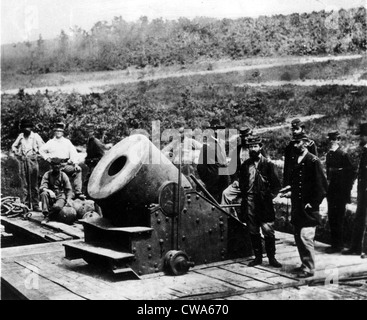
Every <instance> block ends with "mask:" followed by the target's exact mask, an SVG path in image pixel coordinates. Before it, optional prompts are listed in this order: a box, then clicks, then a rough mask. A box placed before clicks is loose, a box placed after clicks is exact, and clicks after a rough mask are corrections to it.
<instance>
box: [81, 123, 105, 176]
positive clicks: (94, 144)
mask: <svg viewBox="0 0 367 320" xmlns="http://www.w3.org/2000/svg"><path fill="white" fill-rule="evenodd" d="M86 129H87V133H88V141H87V156H86V158H85V164H86V165H87V166H88V168H89V173H88V176H87V181H88V180H89V178H90V176H91V174H92V172H93V170H94V168H95V167H96V165H97V163H98V162H99V160H101V159H102V157H103V156H104V154H105V152H106V150H108V149H110V146H107V145H105V144H103V143H102V141H100V140H99V139H97V138H96V137H95V135H94V124H92V123H87V124H86Z"/></svg>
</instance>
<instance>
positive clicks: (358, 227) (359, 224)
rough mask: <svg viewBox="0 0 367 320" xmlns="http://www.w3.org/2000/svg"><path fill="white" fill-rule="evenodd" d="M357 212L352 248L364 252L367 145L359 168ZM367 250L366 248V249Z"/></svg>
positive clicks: (366, 217)
mask: <svg viewBox="0 0 367 320" xmlns="http://www.w3.org/2000/svg"><path fill="white" fill-rule="evenodd" d="M357 190H358V200H357V212H356V217H355V222H354V230H353V235H352V248H353V249H355V250H356V251H358V252H360V251H362V249H363V248H362V241H363V237H364V234H365V232H366V224H367V145H366V146H364V147H363V151H362V154H361V158H360V162H359V168H358V189H357ZM364 249H366V248H364Z"/></svg>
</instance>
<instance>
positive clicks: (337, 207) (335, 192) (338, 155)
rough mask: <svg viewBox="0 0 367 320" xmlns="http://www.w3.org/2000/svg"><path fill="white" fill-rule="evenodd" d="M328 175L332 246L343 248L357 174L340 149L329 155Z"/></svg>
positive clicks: (327, 158)
mask: <svg viewBox="0 0 367 320" xmlns="http://www.w3.org/2000/svg"><path fill="white" fill-rule="evenodd" d="M326 173H327V178H328V181H329V188H328V192H327V200H328V216H329V226H330V232H331V245H332V246H333V247H335V248H341V247H342V246H343V220H344V214H345V206H346V204H347V203H350V200H351V199H350V193H351V190H352V187H353V181H354V176H355V174H354V168H353V165H352V162H351V161H350V158H349V155H348V154H347V153H346V152H344V151H343V150H342V149H341V148H340V147H339V148H338V149H336V150H335V151H333V150H330V151H329V152H328V153H327V155H326Z"/></svg>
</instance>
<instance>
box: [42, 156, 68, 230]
mask: <svg viewBox="0 0 367 320" xmlns="http://www.w3.org/2000/svg"><path fill="white" fill-rule="evenodd" d="M62 161H63V160H62V159H59V158H52V159H50V165H51V170H50V171H47V172H46V173H45V174H44V175H43V178H42V181H41V186H40V191H41V201H42V212H43V215H44V216H45V218H44V220H43V221H42V223H47V222H49V221H50V220H51V219H52V218H53V217H54V216H55V215H57V214H58V213H59V212H60V211H61V210H62V208H63V207H64V206H65V205H66V204H68V205H70V206H71V197H72V188H71V184H70V180H69V178H68V176H67V175H66V173H64V172H62V171H61V167H62ZM50 211H51V212H50Z"/></svg>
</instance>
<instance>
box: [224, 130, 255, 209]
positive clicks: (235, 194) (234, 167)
mask: <svg viewBox="0 0 367 320" xmlns="http://www.w3.org/2000/svg"><path fill="white" fill-rule="evenodd" d="M251 133H252V130H251V129H250V128H241V129H240V138H241V142H240V144H239V145H238V146H237V148H236V149H235V150H233V151H232V154H231V160H230V162H229V165H228V169H229V170H230V172H234V173H233V174H231V175H230V179H231V184H230V185H229V186H228V188H227V189H225V190H224V191H223V194H222V202H221V204H222V205H231V204H232V203H235V202H237V201H238V200H239V199H240V198H241V190H240V185H239V180H238V176H239V172H240V167H241V164H242V163H244V162H245V161H246V160H247V159H248V158H249V157H250V156H249V149H248V144H247V138H248V137H249V136H250V135H251ZM224 210H226V211H227V212H228V213H231V210H230V208H224ZM233 212H234V214H235V215H237V213H236V210H233Z"/></svg>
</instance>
